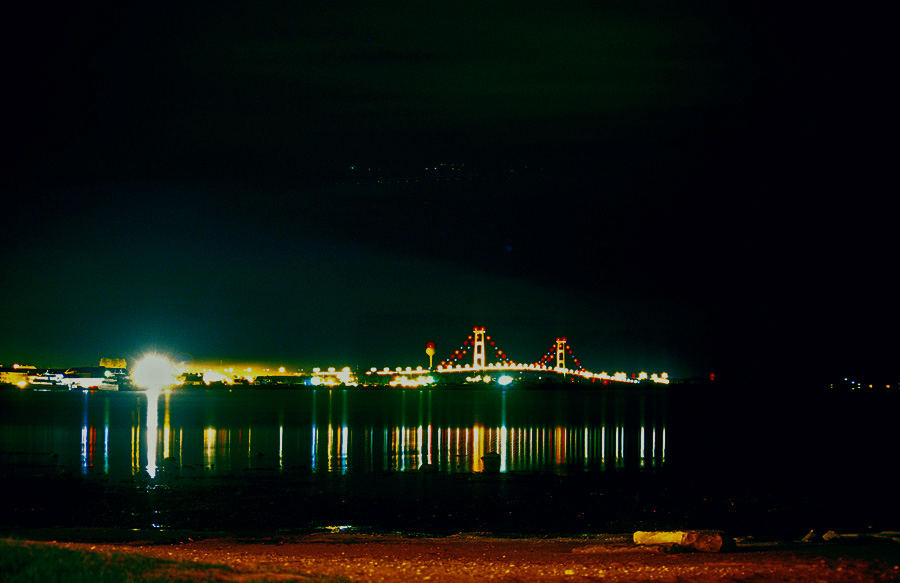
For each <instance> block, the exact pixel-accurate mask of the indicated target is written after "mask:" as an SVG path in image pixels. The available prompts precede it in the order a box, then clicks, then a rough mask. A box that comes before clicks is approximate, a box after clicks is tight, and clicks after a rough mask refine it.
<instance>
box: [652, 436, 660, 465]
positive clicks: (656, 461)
mask: <svg viewBox="0 0 900 583" xmlns="http://www.w3.org/2000/svg"><path fill="white" fill-rule="evenodd" d="M650 441H651V447H652V448H653V455H652V456H651V459H652V461H653V465H654V466H658V465H659V460H658V459H657V457H656V427H654V428H653V430H652V431H651V432H650Z"/></svg>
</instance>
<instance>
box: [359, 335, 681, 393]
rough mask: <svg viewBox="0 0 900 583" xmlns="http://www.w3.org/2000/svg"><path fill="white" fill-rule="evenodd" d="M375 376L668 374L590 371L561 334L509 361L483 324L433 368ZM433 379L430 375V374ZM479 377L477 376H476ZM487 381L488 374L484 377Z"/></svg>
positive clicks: (623, 377)
mask: <svg viewBox="0 0 900 583" xmlns="http://www.w3.org/2000/svg"><path fill="white" fill-rule="evenodd" d="M426 352H427V353H428V356H429V358H431V357H433V355H434V344H432V343H430V342H429V343H428V345H427V348H426ZM567 355H568V358H569V359H570V362H571V364H572V367H569V366H567V365H566V359H567ZM369 372H370V374H371V373H376V374H378V375H391V376H393V377H397V381H398V384H406V382H405V381H408V382H409V384H424V383H428V382H430V381H427V380H426V378H427V376H426V375H428V376H430V375H432V374H434V373H437V374H458V373H467V374H478V375H485V374H486V375H491V374H494V375H495V376H497V375H502V374H504V373H505V374H507V375H508V373H528V372H533V373H546V374H557V375H563V376H566V375H571V376H574V377H581V378H584V379H589V380H591V381H596V380H597V379H600V380H602V381H607V382H608V381H616V382H641V381H647V380H649V381H652V382H655V383H662V384H668V382H669V377H668V375H667V374H666V373H661V374H656V373H653V374H651V375H647V373H645V372H641V373H638V374H632V375H631V376H629V375H627V374H626V373H624V372H616V373H613V374H612V375H610V374H608V373H606V372H600V373H593V372H591V371H589V370H587V369H585V368H584V365H582V364H581V362H580V361H579V360H578V358H577V357H576V356H575V355H574V354H573V352H572V347H571V346H570V345H569V344H568V340H567V339H566V338H565V337H560V338H557V339H556V341H555V342H554V343H553V345H551V347H550V349H549V350H548V351H547V352H546V353H544V354H543V355H542V356H541V357H540V358H539V359H538V360H537V361H535V362H531V363H527V364H526V363H520V362H515V361H514V360H512V359H511V358H510V357H509V355H508V354H507V353H506V352H504V351H503V350H502V349H501V348H500V347H499V346H498V345H497V343H496V341H494V340H493V339H492V338H491V337H490V336H489V335H488V334H487V332H486V330H485V327H484V326H475V327H474V328H473V329H472V334H470V335H469V336H468V337H467V338H466V339H465V340H463V341H462V343H461V344H460V346H459V348H457V349H456V350H454V351H453V352H452V353H451V354H450V356H448V357H447V358H446V359H444V360H442V361H441V362H440V364H438V366H436V367H431V368H428V369H425V368H422V367H421V366H420V367H416V368H415V369H413V368H412V367H406V368H405V369H403V368H400V367H398V368H396V369H390V368H387V367H386V368H384V369H383V370H376V369H372V370H371V371H369ZM432 378H433V377H432ZM479 380H480V379H479ZM488 380H489V377H488Z"/></svg>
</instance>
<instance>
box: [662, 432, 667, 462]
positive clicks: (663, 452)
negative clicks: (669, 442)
mask: <svg viewBox="0 0 900 583" xmlns="http://www.w3.org/2000/svg"><path fill="white" fill-rule="evenodd" d="M662 461H663V463H666V426H665V425H663V428H662Z"/></svg>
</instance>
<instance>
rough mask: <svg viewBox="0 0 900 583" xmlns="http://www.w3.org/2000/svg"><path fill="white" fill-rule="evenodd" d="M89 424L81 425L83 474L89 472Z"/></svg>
mask: <svg viewBox="0 0 900 583" xmlns="http://www.w3.org/2000/svg"><path fill="white" fill-rule="evenodd" d="M87 443H88V426H87V424H86V423H85V424H84V425H82V426H81V473H82V475H84V474H87V468H88V462H87V456H88V454H87V448H88V445H87Z"/></svg>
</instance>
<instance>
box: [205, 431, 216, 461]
mask: <svg viewBox="0 0 900 583" xmlns="http://www.w3.org/2000/svg"><path fill="white" fill-rule="evenodd" d="M215 462H216V428H215V427H207V428H206V429H204V430H203V467H204V468H212V467H214V466H215Z"/></svg>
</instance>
